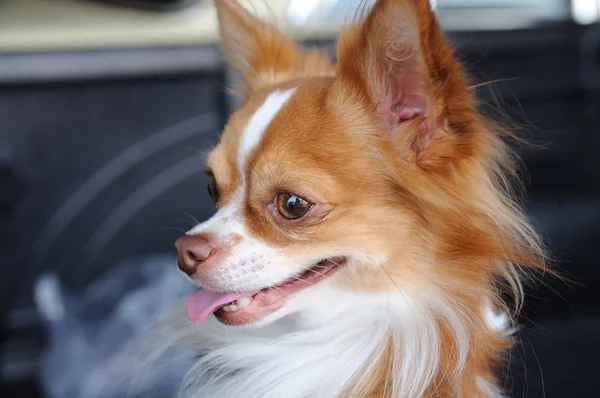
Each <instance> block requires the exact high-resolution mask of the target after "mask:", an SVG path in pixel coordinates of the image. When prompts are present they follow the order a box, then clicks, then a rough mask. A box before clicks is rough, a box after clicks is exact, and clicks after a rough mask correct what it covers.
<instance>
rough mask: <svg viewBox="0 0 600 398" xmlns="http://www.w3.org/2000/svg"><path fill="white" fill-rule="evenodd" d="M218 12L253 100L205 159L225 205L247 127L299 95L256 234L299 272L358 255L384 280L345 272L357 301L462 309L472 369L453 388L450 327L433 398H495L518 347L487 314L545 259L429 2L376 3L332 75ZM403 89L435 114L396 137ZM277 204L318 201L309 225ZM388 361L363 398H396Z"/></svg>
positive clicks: (250, 200)
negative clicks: (438, 302)
mask: <svg viewBox="0 0 600 398" xmlns="http://www.w3.org/2000/svg"><path fill="white" fill-rule="evenodd" d="M217 3H218V6H219V7H218V9H219V18H220V22H221V35H222V38H223V43H224V47H225V50H226V53H227V55H228V59H229V60H230V62H231V64H232V65H233V67H235V68H236V69H237V70H238V71H239V72H240V73H241V75H242V77H243V78H244V87H242V91H243V92H244V95H246V96H247V97H248V101H247V102H246V103H245V104H244V105H243V106H242V107H241V108H240V109H239V110H238V111H237V112H236V113H235V114H234V116H233V117H232V119H231V120H230V121H229V123H228V124H227V126H226V128H225V130H224V133H223V138H222V141H221V143H220V144H219V146H217V148H216V149H215V151H214V152H212V154H211V155H210V157H209V166H210V167H211V169H212V171H213V172H214V174H215V176H216V177H217V180H218V181H219V186H220V190H221V195H222V201H224V202H226V201H227V198H228V197H229V195H231V194H232V192H233V190H234V189H235V187H236V186H237V184H238V183H239V181H240V176H239V175H237V173H238V171H237V170H238V165H237V158H236V155H235V154H237V153H238V147H239V137H240V135H241V134H242V131H243V127H244V125H245V124H246V123H247V121H248V119H249V118H250V116H251V115H252V114H253V113H254V112H255V111H256V109H257V108H258V107H259V106H260V104H261V103H262V102H263V101H264V99H265V98H266V96H267V95H268V93H269V92H271V91H272V90H273V89H274V88H290V87H297V91H296V93H295V94H294V96H293V97H292V98H291V99H290V101H289V103H288V104H287V105H286V107H285V108H284V109H282V110H281V112H280V113H278V114H277V116H276V117H275V118H274V119H273V121H272V123H271V124H270V125H269V127H268V129H267V131H265V133H264V136H263V139H262V140H261V142H260V144H259V146H258V147H257V148H256V149H255V150H254V152H253V154H252V155H251V156H250V157H249V159H248V164H247V166H246V170H247V171H248V174H247V176H246V179H247V180H248V186H249V191H248V192H247V196H246V198H245V217H246V221H247V224H248V225H249V226H250V228H251V230H252V232H253V233H254V234H255V235H256V236H259V237H260V238H262V239H264V240H265V241H267V242H269V243H271V244H273V245H277V246H278V247H280V248H283V249H284V250H285V251H286V255H287V256H288V257H289V258H292V259H293V258H295V257H298V256H301V255H302V253H305V252H307V251H310V252H311V253H314V254H315V257H316V258H320V257H321V256H322V258H325V257H327V256H329V255H331V252H332V250H335V249H336V248H340V247H348V248H356V247H360V248H362V250H363V251H364V254H365V256H367V257H369V258H373V259H374V260H373V264H372V267H370V268H361V269H347V270H344V272H343V273H340V279H341V283H342V284H343V286H345V287H346V288H347V289H354V290H357V291H392V290H395V289H400V290H401V291H404V292H410V293H411V294H412V295H413V296H414V297H418V298H419V299H421V300H424V301H427V300H432V298H431V297H429V292H439V294H440V295H441V296H442V297H443V298H444V300H446V301H447V302H448V303H450V305H452V306H455V307H457V308H462V309H465V311H464V314H465V316H466V318H465V319H464V323H465V324H466V325H467V326H468V328H469V331H470V341H469V351H468V358H467V363H466V365H465V367H464V368H462V373H461V374H456V372H455V369H456V367H457V363H456V361H457V353H456V349H457V348H456V344H455V342H454V340H453V337H452V335H451V332H450V331H449V329H448V325H445V324H444V323H443V321H441V320H440V322H439V324H438V327H439V329H440V332H441V334H442V335H443V336H444V340H443V343H442V348H441V349H442V352H441V357H442V363H441V367H440V371H439V372H438V373H439V374H438V375H437V378H436V381H435V384H434V385H431V386H430V388H429V390H428V393H427V395H428V396H430V397H455V396H464V397H478V396H486V393H485V392H484V391H482V390H481V385H480V383H479V382H478V381H477V378H478V377H479V378H481V379H483V380H485V381H487V382H489V383H490V384H492V385H496V384H497V382H496V373H495V372H496V371H497V370H499V368H501V366H502V365H503V364H504V362H505V358H504V351H505V350H506V349H507V348H508V347H509V346H510V341H509V340H508V339H507V338H506V336H505V335H504V333H503V332H499V331H494V330H491V329H490V328H489V327H488V326H486V322H485V319H484V314H483V312H482V303H484V302H485V301H486V300H492V301H493V302H494V304H496V305H499V306H502V308H504V304H502V302H501V301H500V298H499V291H498V287H497V286H498V282H500V283H505V284H506V285H508V288H509V289H512V290H513V293H515V295H517V296H519V295H520V294H521V292H520V281H519V279H518V275H516V274H515V271H514V268H513V265H512V264H520V265H521V269H522V268H528V267H529V268H532V269H536V268H541V267H543V251H542V249H540V243H539V240H538V238H537V235H536V234H535V233H534V232H533V230H532V229H531V227H530V226H529V224H528V221H527V220H526V218H525V217H524V216H523V214H522V213H521V211H520V207H519V205H518V203H517V202H516V201H515V195H514V193H513V191H512V188H511V187H512V183H513V179H514V178H515V165H514V160H513V156H512V155H511V154H510V152H509V151H508V149H507V147H506V145H505V144H504V143H503V141H502V138H503V137H502V135H503V133H502V132H501V131H498V130H497V129H495V128H493V127H492V125H491V123H490V122H488V121H487V120H485V118H484V117H483V116H482V115H481V114H480V113H478V111H477V107H476V100H475V98H474V97H473V94H472V93H471V91H470V89H469V85H468V82H467V79H466V78H465V76H464V74H463V71H462V67H461V64H460V63H459V62H458V61H457V60H456V58H455V57H454V55H453V51H452V48H451V47H450V46H449V44H447V42H446V40H445V38H444V36H443V34H442V33H441V31H440V29H439V27H438V24H437V21H436V19H435V17H434V15H433V13H432V12H431V10H430V7H429V3H428V1H427V0H380V1H378V2H377V3H376V5H375V6H374V8H373V10H372V11H371V12H370V13H368V14H366V15H365V16H362V17H359V18H358V19H357V20H356V21H354V22H353V23H352V24H351V25H350V26H348V27H347V28H345V30H344V31H343V33H342V34H341V36H340V38H339V44H338V60H339V64H338V66H337V71H336V72H334V67H333V66H332V64H331V63H330V62H329V61H327V59H326V57H325V56H324V55H323V54H321V53H319V52H318V51H317V50H314V49H313V50H309V51H308V52H302V51H300V50H298V49H297V47H296V46H295V44H294V43H293V42H292V41H290V40H289V39H287V38H285V37H284V36H283V35H281V34H280V33H279V32H278V31H277V30H276V29H275V28H274V27H273V26H272V25H269V24H266V23H263V22H259V21H257V20H255V19H254V18H253V17H252V16H251V15H250V14H249V13H247V12H246V11H245V10H243V9H242V8H241V7H240V6H239V5H237V4H236V2H235V1H233V0H221V1H218V2H217ZM390 76H391V77H390ZM407 78H409V79H414V80H415V83H414V84H413V83H407V81H406V79H407ZM394 85H399V86H401V87H409V88H410V89H411V90H415V91H419V92H420V91H423V92H424V93H425V101H426V102H425V107H426V108H425V114H424V115H422V116H420V117H417V118H415V119H413V120H409V121H406V122H403V123H400V124H398V125H395V124H394V125H390V123H389V120H390V118H389V108H390V107H391V106H393V105H394V101H396V98H394V94H393V93H394V92H395V91H394V90H397V87H395V86H394ZM278 192H294V193H295V194H298V195H300V196H302V197H304V198H306V199H310V200H311V202H313V203H315V210H314V212H312V213H311V214H310V216H308V217H306V218H305V219H302V220H299V221H297V222H288V221H285V220H282V219H280V218H278V217H277V216H276V215H275V213H274V212H273V211H272V210H273V209H272V206H273V198H274V196H275V195H276V194H277V193H278ZM519 272H520V271H519ZM515 300H516V301H517V302H519V301H520V300H521V297H517V298H516V299H515ZM382 344H387V342H382ZM377 361H379V362H378V364H377V366H375V367H373V368H371V369H374V370H372V374H371V375H370V377H369V379H368V382H365V383H361V385H355V386H348V391H353V393H352V394H354V395H352V396H362V397H382V396H386V394H388V395H389V391H390V389H389V386H388V385H387V384H386V383H387V382H388V380H389V378H387V377H386V376H387V372H389V371H390V359H389V358H388V356H386V355H384V356H383V357H382V358H378V359H377ZM357 392H358V393H357Z"/></svg>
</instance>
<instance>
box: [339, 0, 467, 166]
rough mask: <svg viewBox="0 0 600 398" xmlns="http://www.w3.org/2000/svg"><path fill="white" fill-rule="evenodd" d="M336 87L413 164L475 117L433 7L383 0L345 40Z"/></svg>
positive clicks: (423, 1)
mask: <svg viewBox="0 0 600 398" xmlns="http://www.w3.org/2000/svg"><path fill="white" fill-rule="evenodd" d="M337 80H338V81H337V82H336V83H339V86H340V87H342V89H344V88H345V89H346V90H347V89H348V88H351V91H352V92H353V93H356V94H358V95H359V96H361V97H363V99H365V100H366V102H367V103H368V104H370V106H371V108H372V110H373V111H374V112H375V115H376V117H377V118H379V120H380V121H381V123H382V125H383V126H385V128H386V129H387V131H388V132H389V133H390V135H391V136H392V139H393V140H394V142H395V144H396V145H401V146H402V147H403V148H401V149H402V150H403V151H407V152H409V156H412V157H413V158H415V159H417V158H420V157H421V156H422V152H423V151H425V150H426V149H427V148H428V146H429V145H430V143H431V142H432V141H433V140H435V139H437V138H439V137H442V136H445V135H446V134H447V133H448V132H449V130H451V126H452V125H453V123H455V122H458V119H456V117H458V118H460V117H465V114H464V112H462V111H461V110H460V109H462V110H472V109H473V103H472V102H473V100H472V99H471V95H470V93H469V90H468V88H467V85H466V83H465V79H464V77H463V74H462V70H461V66H460V64H459V62H458V61H457V60H456V59H455V58H454V56H453V50H452V48H451V47H450V46H449V44H448V43H447V42H446V40H445V37H444V35H443V34H442V31H441V29H440V27H439V25H438V22H437V20H436V18H435V15H434V13H433V11H432V10H431V6H430V4H429V0H379V1H377V2H376V3H375V5H374V6H373V8H372V9H371V10H370V11H369V12H368V13H363V15H361V16H359V17H358V18H357V20H356V21H355V22H354V23H353V24H351V25H350V26H348V27H347V28H346V30H345V31H344V32H343V33H342V34H341V36H340V39H339V42H338V77H337ZM450 99H451V101H450ZM461 112H462V113H461Z"/></svg>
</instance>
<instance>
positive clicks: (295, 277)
mask: <svg viewBox="0 0 600 398" xmlns="http://www.w3.org/2000/svg"><path fill="white" fill-rule="evenodd" d="M292 278H294V279H296V280H299V281H300V282H304V283H308V284H309V285H311V286H312V285H314V283H310V282H308V281H305V280H304V279H302V278H299V277H297V276H293V277H292Z"/></svg>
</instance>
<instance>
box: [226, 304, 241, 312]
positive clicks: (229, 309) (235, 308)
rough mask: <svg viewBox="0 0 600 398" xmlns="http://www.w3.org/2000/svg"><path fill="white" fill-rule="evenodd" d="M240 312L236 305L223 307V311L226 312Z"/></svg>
mask: <svg viewBox="0 0 600 398" xmlns="http://www.w3.org/2000/svg"><path fill="white" fill-rule="evenodd" d="M237 310H238V306H237V305H235V304H229V305H226V306H225V307H223V311H225V312H231V311H237Z"/></svg>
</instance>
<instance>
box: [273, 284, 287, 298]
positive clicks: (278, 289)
mask: <svg viewBox="0 0 600 398" xmlns="http://www.w3.org/2000/svg"><path fill="white" fill-rule="evenodd" d="M273 289H277V290H276V291H275V292H277V291H279V292H281V293H283V294H284V295H285V296H286V297H289V296H290V295H289V294H287V293H286V292H285V290H283V289H281V288H279V287H277V286H272V287H271V290H273Z"/></svg>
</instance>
